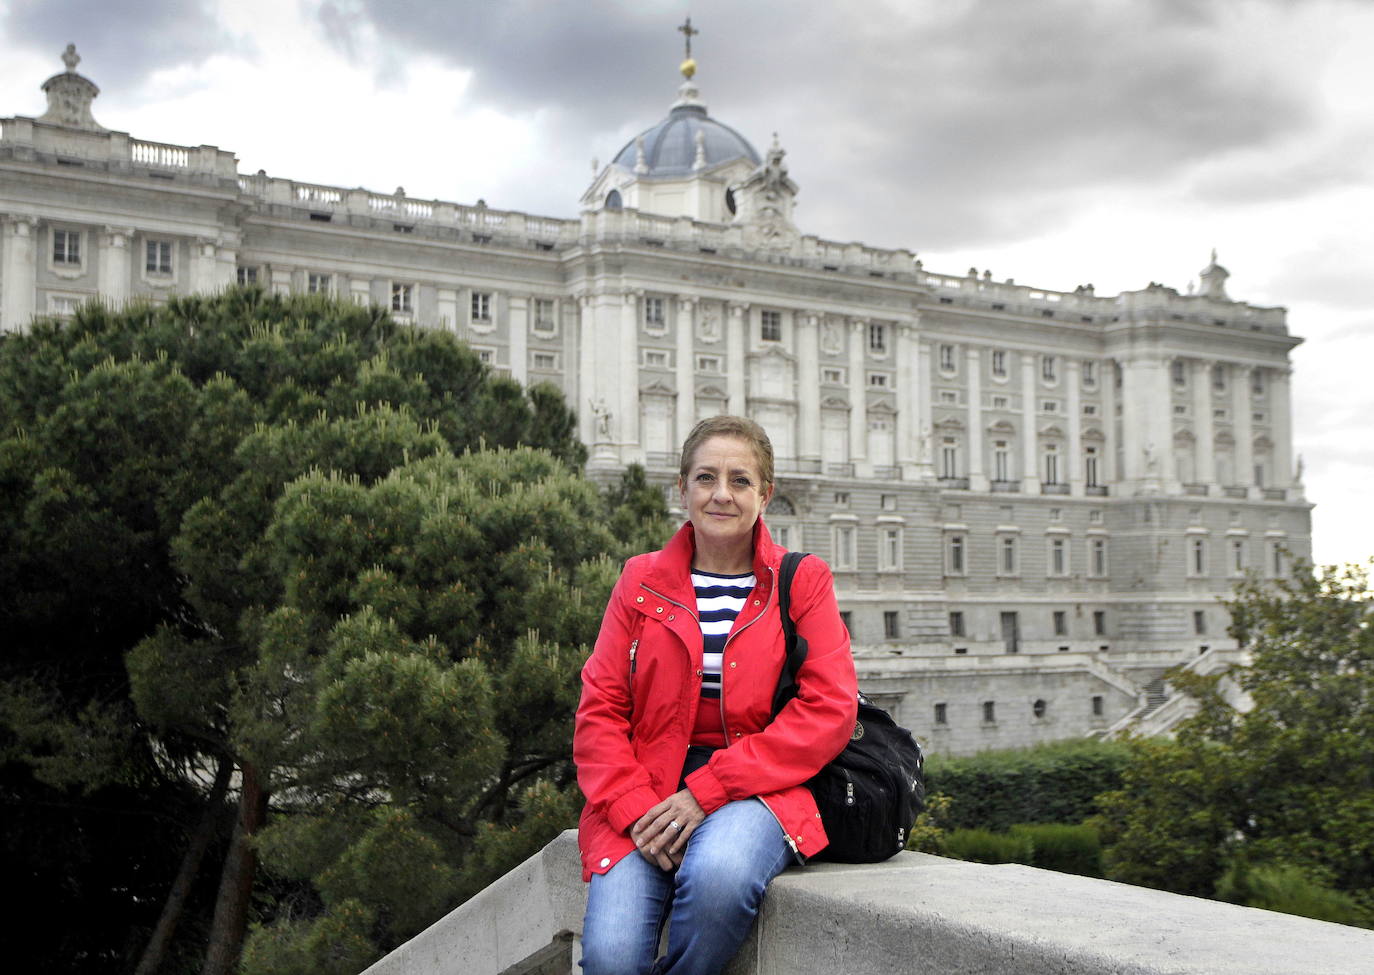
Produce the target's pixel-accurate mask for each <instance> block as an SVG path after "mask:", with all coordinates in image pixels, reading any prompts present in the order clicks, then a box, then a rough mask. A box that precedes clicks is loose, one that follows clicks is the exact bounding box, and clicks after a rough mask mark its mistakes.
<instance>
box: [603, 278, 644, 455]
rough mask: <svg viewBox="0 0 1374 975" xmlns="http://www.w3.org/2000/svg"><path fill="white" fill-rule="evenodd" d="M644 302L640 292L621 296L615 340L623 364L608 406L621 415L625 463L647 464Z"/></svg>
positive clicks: (617, 371)
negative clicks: (642, 411)
mask: <svg viewBox="0 0 1374 975" xmlns="http://www.w3.org/2000/svg"><path fill="white" fill-rule="evenodd" d="M643 299H644V292H643V290H641V289H626V290H625V291H624V292H622V294H621V305H620V329H619V335H617V336H616V350H617V352H619V358H620V361H619V362H618V363H617V364H616V369H615V372H614V373H612V376H611V377H610V382H611V383H612V385H613V392H614V394H615V395H612V396H607V397H606V401H607V402H613V403H617V404H618V406H613V407H611V409H613V410H616V411H617V412H618V413H619V414H620V416H619V417H617V418H616V419H617V420H618V428H617V430H618V435H617V437H616V443H617V444H618V445H619V447H620V458H621V460H622V462H624V463H634V462H638V463H643V462H644V449H643V445H642V444H641V443H640V442H639V319H640V308H641V307H642V304H643Z"/></svg>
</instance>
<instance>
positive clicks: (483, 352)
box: [472, 345, 496, 366]
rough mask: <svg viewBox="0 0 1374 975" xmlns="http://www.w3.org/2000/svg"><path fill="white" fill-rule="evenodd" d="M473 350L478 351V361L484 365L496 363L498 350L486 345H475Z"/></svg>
mask: <svg viewBox="0 0 1374 975" xmlns="http://www.w3.org/2000/svg"><path fill="white" fill-rule="evenodd" d="M472 351H473V352H476V353H477V361H478V362H480V363H482V365H484V366H494V365H496V350H495V349H492V348H488V347H486V346H481V345H474V346H473V347H472Z"/></svg>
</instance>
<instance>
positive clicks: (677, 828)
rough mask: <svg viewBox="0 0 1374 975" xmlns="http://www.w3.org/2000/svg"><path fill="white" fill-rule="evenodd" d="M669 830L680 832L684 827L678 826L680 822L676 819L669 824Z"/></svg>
mask: <svg viewBox="0 0 1374 975" xmlns="http://www.w3.org/2000/svg"><path fill="white" fill-rule="evenodd" d="M668 828H669V829H675V830H678V831H681V830H682V827H681V826H680V825H679V824H678V821H677V820H676V819H674V820H673V821H672V822H671V823H669V824H668Z"/></svg>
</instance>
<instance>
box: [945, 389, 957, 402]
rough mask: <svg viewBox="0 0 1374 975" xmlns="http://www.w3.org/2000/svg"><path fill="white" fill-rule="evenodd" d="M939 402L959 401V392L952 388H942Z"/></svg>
mask: <svg viewBox="0 0 1374 975" xmlns="http://www.w3.org/2000/svg"><path fill="white" fill-rule="evenodd" d="M940 402H941V403H955V404H957V403H958V402H959V393H958V392H957V391H955V390H953V389H942V390H940Z"/></svg>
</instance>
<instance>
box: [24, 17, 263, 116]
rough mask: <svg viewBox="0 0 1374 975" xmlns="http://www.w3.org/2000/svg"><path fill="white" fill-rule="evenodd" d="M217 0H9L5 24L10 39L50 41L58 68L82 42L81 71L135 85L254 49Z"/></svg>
mask: <svg viewBox="0 0 1374 975" xmlns="http://www.w3.org/2000/svg"><path fill="white" fill-rule="evenodd" d="M216 7H217V4H216V3H215V2H214V0H9V2H8V3H7V4H5V5H4V8H3V13H0V28H3V32H4V34H5V35H6V38H7V46H11V47H17V48H21V49H25V50H44V49H49V48H50V49H51V50H52V64H53V73H54V74H56V73H57V72H59V71H61V70H62V66H61V62H60V61H59V60H58V57H59V55H60V54H61V53H62V51H63V50H64V49H65V48H66V46H67V45H68V44H69V43H74V44H75V45H76V49H77V51H78V53H80V55H81V58H82V63H81V64H80V65H79V66H78V67H77V70H78V71H80V72H82V73H83V74H88V76H90V77H93V78H98V79H99V80H98V82H97V83H98V84H99V85H100V86H101V87H102V88H104V87H110V88H114V89H116V90H119V91H122V92H126V93H127V92H131V91H134V90H136V89H138V88H139V87H140V86H141V85H142V83H143V82H144V81H146V80H147V79H148V78H149V77H150V76H151V75H152V74H154V73H155V72H157V71H162V70H167V69H171V68H178V67H182V66H185V65H194V64H197V63H198V62H200V61H202V60H204V59H205V58H207V57H210V56H211V55H214V54H218V53H224V52H226V51H229V50H236V51H240V52H244V51H247V50H248V49H249V48H250V47H251V45H250V44H249V42H248V41H246V40H245V39H243V38H239V37H234V36H232V35H230V34H228V33H227V32H226V31H225V30H224V28H223V27H222V25H221V24H220V21H219V18H218V15H217V13H216ZM97 117H98V115H97Z"/></svg>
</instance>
